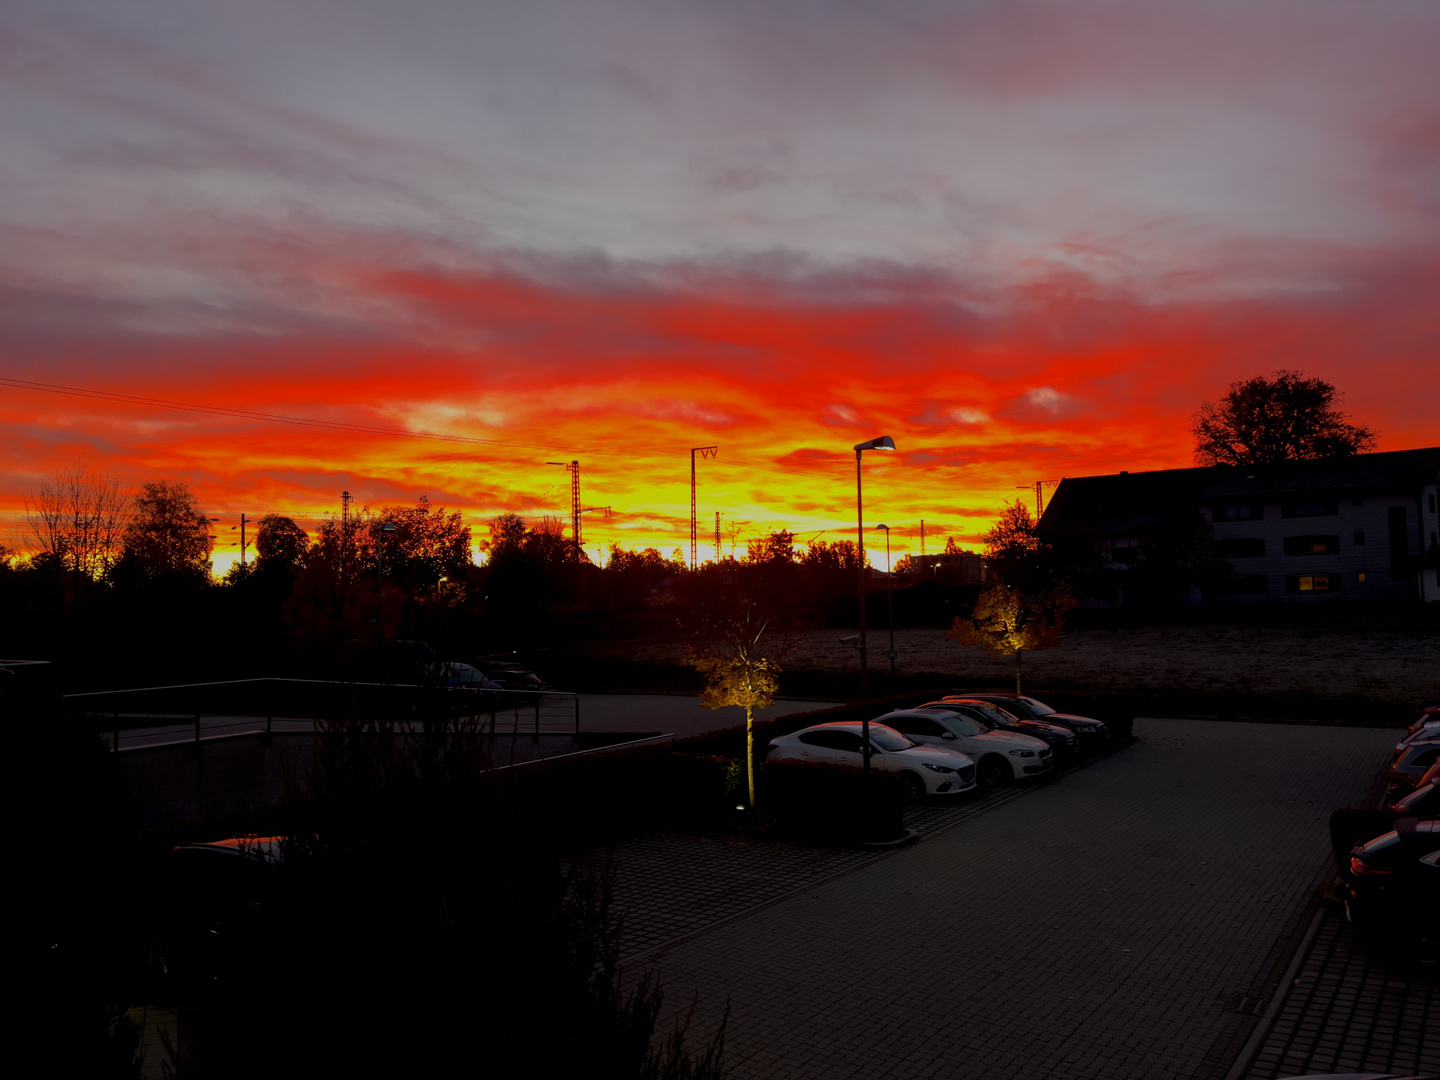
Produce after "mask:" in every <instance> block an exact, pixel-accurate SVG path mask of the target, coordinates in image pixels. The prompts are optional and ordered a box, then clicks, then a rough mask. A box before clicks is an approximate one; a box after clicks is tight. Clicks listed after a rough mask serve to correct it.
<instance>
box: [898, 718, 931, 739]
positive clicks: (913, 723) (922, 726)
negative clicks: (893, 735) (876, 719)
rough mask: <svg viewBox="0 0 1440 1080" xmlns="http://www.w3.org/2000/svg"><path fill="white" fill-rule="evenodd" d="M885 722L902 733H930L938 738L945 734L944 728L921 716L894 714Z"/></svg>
mask: <svg viewBox="0 0 1440 1080" xmlns="http://www.w3.org/2000/svg"><path fill="white" fill-rule="evenodd" d="M885 722H886V723H887V724H889V725H890V726H891V727H893V728H894V729H895V730H896V731H898V732H900V733H901V734H903V735H930V736H933V737H934V738H937V739H938V738H940V737H941V736H943V735H944V734H945V729H944V728H942V727H941V726H940V725H939V724H937V723H936V722H935V721H934V720H930V719H927V718H926V717H923V716H894V717H891V718H890V719H889V720H887V721H885Z"/></svg>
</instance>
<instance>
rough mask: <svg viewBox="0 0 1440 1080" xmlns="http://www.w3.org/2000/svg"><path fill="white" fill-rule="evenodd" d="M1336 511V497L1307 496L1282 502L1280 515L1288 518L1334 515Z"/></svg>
mask: <svg viewBox="0 0 1440 1080" xmlns="http://www.w3.org/2000/svg"><path fill="white" fill-rule="evenodd" d="M1335 513H1336V509H1335V500H1334V499H1314V498H1307V499H1300V500H1297V501H1295V502H1287V503H1281V504H1280V516H1281V517H1287V518H1296V517H1334V516H1335Z"/></svg>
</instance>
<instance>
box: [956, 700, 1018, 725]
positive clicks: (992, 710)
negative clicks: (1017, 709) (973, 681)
mask: <svg viewBox="0 0 1440 1080" xmlns="http://www.w3.org/2000/svg"><path fill="white" fill-rule="evenodd" d="M965 707H966V708H967V709H969V710H970V711H971V712H974V713H979V714H980V715H981V716H983V717H984V718H985V719H986V720H987V721H988V722H989V723H991V724H993V725H994V726H995V727H1009V726H1010V725H1011V724H1013V723H1015V717H1013V716H1011V715H1010V714H1009V713H1007V712H1005V711H1004V710H1003V709H998V708H996V707H995V706H994V705H967V706H965Z"/></svg>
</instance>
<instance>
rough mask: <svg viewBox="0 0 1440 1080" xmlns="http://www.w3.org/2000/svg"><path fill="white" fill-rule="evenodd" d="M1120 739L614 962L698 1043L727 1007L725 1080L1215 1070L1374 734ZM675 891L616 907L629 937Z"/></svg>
mask: <svg viewBox="0 0 1440 1080" xmlns="http://www.w3.org/2000/svg"><path fill="white" fill-rule="evenodd" d="M1136 734H1137V736H1139V741H1138V742H1137V743H1136V744H1135V745H1133V746H1131V747H1129V748H1126V749H1125V750H1123V751H1121V752H1119V753H1117V754H1115V755H1114V756H1112V757H1109V758H1106V759H1104V760H1101V761H1098V762H1095V763H1094V764H1092V765H1090V766H1089V767H1087V768H1084V769H1081V770H1079V771H1077V772H1075V773H1072V774H1071V775H1068V776H1066V777H1063V778H1062V779H1061V780H1060V781H1059V782H1057V783H1054V784H1052V785H1049V786H1047V787H1044V788H1040V789H1037V790H1034V791H1031V792H1028V793H1026V794H1024V795H1023V796H1020V797H1016V798H1011V799H1009V800H1008V801H1006V802H1005V804H1004V805H1003V806H998V807H995V808H993V809H991V810H990V811H989V812H986V813H982V814H978V815H975V816H973V817H972V818H971V820H968V821H966V822H964V823H962V824H961V825H959V826H957V827H953V828H940V829H932V831H931V833H930V835H929V836H928V837H926V838H925V839H923V840H922V841H921V842H920V843H919V844H917V845H914V846H912V847H909V848H905V849H901V850H899V851H896V852H892V853H888V854H887V855H885V856H884V857H880V858H866V859H864V860H863V861H861V862H859V863H858V864H856V865H853V866H851V867H849V868H847V867H844V866H838V867H835V868H834V869H838V870H847V869H848V872H844V873H839V874H838V875H837V874H835V873H834V872H833V870H832V872H831V873H830V874H829V875H827V874H826V873H825V872H823V870H821V871H819V872H816V873H815V874H814V875H813V878H814V879H815V880H816V881H817V884H815V885H814V887H813V888H811V887H804V882H803V880H798V879H797V878H796V877H795V875H793V874H791V873H789V871H788V870H786V869H785V866H784V863H783V862H780V863H779V864H778V865H777V866H776V867H775V868H774V869H773V870H772V871H771V873H772V875H774V876H777V877H783V878H786V880H787V881H788V882H790V885H789V887H788V890H787V889H779V890H777V892H776V898H775V899H774V900H773V901H772V902H770V903H768V904H765V905H764V906H760V907H758V908H751V909H749V910H748V912H747V911H745V910H740V911H739V912H738V913H737V914H733V915H730V916H722V917H720V918H718V919H717V918H715V917H714V914H713V912H712V913H711V914H710V915H706V916H704V917H702V918H701V919H700V920H699V921H700V922H701V924H702V926H701V927H693V926H692V927H690V928H685V927H683V926H682V925H681V924H682V923H683V921H684V920H683V918H679V917H678V915H683V913H684V912H683V910H682V911H681V912H679V913H678V915H677V916H675V921H674V922H673V923H672V925H671V927H670V930H668V931H662V932H661V933H660V934H658V935H655V934H652V935H651V937H650V938H649V941H648V942H647V943H646V944H645V945H644V951H643V952H640V953H639V955H638V956H636V959H637V960H639V961H642V962H643V964H653V965H654V966H655V967H656V968H657V969H658V971H659V973H660V975H661V977H662V980H663V984H664V987H665V990H666V994H667V997H668V1000H669V1001H670V1002H672V1003H674V1004H683V1005H687V1006H688V1003H689V1002H690V1001H691V1000H692V998H693V996H694V995H695V994H697V993H698V994H699V1003H700V1004H699V1008H698V1010H697V1012H696V1014H695V1026H694V1027H693V1028H692V1030H693V1031H695V1032H697V1033H703V1032H706V1031H708V1030H710V1029H712V1028H713V1026H714V1024H715V1023H716V1022H717V1021H718V1019H719V1016H720V1014H721V1011H722V1010H723V1009H724V1007H725V1004H726V1002H727V1001H728V1002H729V1003H730V1006H731V1012H730V1026H729V1033H728V1037H727V1041H726V1061H727V1063H728V1064H730V1065H731V1066H732V1068H733V1070H734V1072H733V1075H735V1076H737V1077H747V1076H756V1077H789V1076H794V1077H809V1076H816V1077H821V1076H823V1077H842V1076H863V1077H874V1076H882V1075H885V1076H896V1077H909V1076H966V1077H968V1076H975V1077H981V1076H983V1077H987V1078H988V1077H1057V1078H1062V1080H1064V1078H1075V1080H1093V1078H1100V1077H1109V1078H1123V1077H1135V1078H1141V1077H1144V1078H1150V1080H1160V1078H1169V1077H1176V1078H1179V1077H1222V1076H1224V1075H1225V1073H1226V1071H1227V1070H1228V1069H1229V1067H1230V1065H1231V1064H1232V1062H1233V1060H1234V1057H1235V1053H1236V1052H1237V1051H1238V1049H1239V1046H1240V1044H1241V1043H1243V1042H1244V1039H1245V1036H1246V1035H1247V1034H1248V1033H1249V1031H1250V1030H1251V1029H1252V1028H1253V1027H1254V1024H1255V1022H1256V1021H1255V1020H1254V1018H1252V1017H1248V1016H1244V1015H1241V1014H1237V1013H1234V1012H1230V1011H1227V1010H1226V1009H1225V1008H1224V1007H1223V1005H1222V1004H1221V1003H1224V1002H1227V1001H1230V1000H1231V999H1233V997H1234V995H1236V994H1247V993H1248V994H1253V995H1256V996H1268V994H1267V991H1266V986H1265V984H1266V980H1267V979H1273V978H1274V968H1275V965H1276V961H1277V959H1278V960H1279V963H1280V966H1281V967H1283V965H1284V960H1285V958H1286V955H1287V951H1286V948H1285V942H1286V940H1287V935H1288V933H1289V931H1290V930H1291V928H1292V927H1293V926H1294V925H1295V924H1296V923H1297V921H1299V919H1300V917H1301V915H1302V914H1303V912H1304V909H1305V904H1306V902H1307V900H1308V898H1309V896H1310V894H1311V892H1312V890H1313V888H1314V886H1315V884H1316V881H1317V875H1318V874H1319V872H1320V871H1321V870H1322V869H1323V868H1324V866H1325V864H1326V860H1327V856H1328V843H1327V837H1326V819H1327V817H1328V814H1329V811H1330V810H1331V808H1333V807H1334V806H1337V805H1346V804H1353V803H1355V802H1356V801H1361V802H1363V800H1364V798H1365V796H1366V794H1367V792H1368V790H1369V789H1370V787H1371V784H1372V782H1373V779H1374V777H1375V775H1376V772H1377V769H1378V763H1380V762H1382V761H1383V758H1384V756H1385V750H1386V748H1387V746H1388V745H1390V744H1391V743H1392V742H1393V739H1394V732H1392V731H1386V730H1379V729H1333V728H1318V727H1301V726H1292V725H1265V724H1235V723H1224V722H1217V721H1182V720H1149V721H1144V722H1141V723H1139V724H1137V730H1136ZM705 863H706V860H704V859H700V860H697V861H695V862H693V863H692V866H691V868H690V870H689V871H687V872H689V873H691V874H695V873H699V874H701V875H702V876H703V874H704V873H705ZM812 869H814V868H813V867H812ZM710 872H711V874H713V876H714V877H715V878H720V877H722V876H723V875H726V874H727V873H730V872H732V871H731V870H730V869H729V868H728V867H727V864H726V861H725V860H724V859H715V860H712V861H711V869H710ZM625 888H626V886H625V870H624V867H623V865H622V869H621V883H620V887H619V889H618V890H617V891H618V892H619V893H620V894H621V895H623V894H624V891H625ZM742 891H743V890H742ZM685 894H686V890H684V889H679V890H676V891H675V892H674V893H673V894H672V897H671V899H669V900H668V901H666V902H664V903H660V904H656V905H652V906H651V910H650V912H649V914H646V913H644V912H643V911H642V910H638V909H632V915H631V919H630V921H629V923H628V933H631V934H635V935H637V936H638V935H645V934H647V932H649V930H648V928H649V927H653V926H654V920H655V919H657V918H658V917H660V916H661V915H663V914H664V912H663V910H662V909H664V908H665V907H666V904H668V905H669V906H671V907H676V906H679V907H681V908H682V909H683V908H684V907H685V905H686V901H685V900H684V898H683V897H684V896H685ZM733 903H734V902H733V901H731V904H732V906H733ZM691 906H694V905H691ZM722 906H723V905H722ZM641 907H642V908H643V905H641ZM707 918H708V919H711V923H710V925H712V926H713V928H712V929H708V930H706V929H704V928H703V924H704V923H705V920H706V919H707ZM666 933H674V934H676V935H677V937H675V938H674V939H672V940H673V943H672V944H668V945H666V944H663V943H659V944H657V943H656V942H657V938H659V937H664V936H665V934H666ZM637 944H640V943H639V941H638V940H637ZM627 951H631V952H632V955H634V954H635V953H636V952H639V950H627ZM634 966H635V967H638V966H641V965H640V964H636V965H634ZM633 970H634V967H632V971H633ZM1237 1040H1238V1041H1237Z"/></svg>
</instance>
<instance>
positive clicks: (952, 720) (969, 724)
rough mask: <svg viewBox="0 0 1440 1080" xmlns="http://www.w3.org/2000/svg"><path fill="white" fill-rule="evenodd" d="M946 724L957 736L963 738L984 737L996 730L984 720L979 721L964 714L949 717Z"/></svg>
mask: <svg viewBox="0 0 1440 1080" xmlns="http://www.w3.org/2000/svg"><path fill="white" fill-rule="evenodd" d="M944 723H945V726H946V727H948V728H949V729H950V730H951V731H953V732H954V733H955V734H956V735H963V736H972V735H984V734H986V733H987V732H990V731H993V730H994V728H992V727H991V726H990V725H989V724H987V723H985V722H984V721H983V720H977V719H975V717H973V716H965V715H964V714H962V713H956V714H955V715H954V716H951V717H948V718H947V719H946V720H945V721H944Z"/></svg>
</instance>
